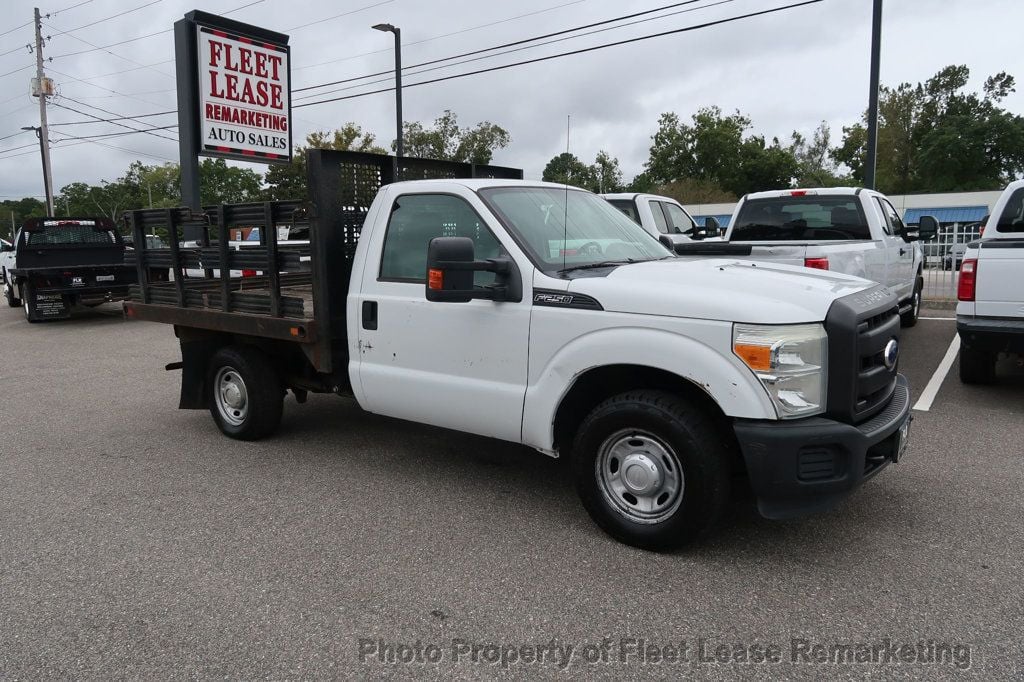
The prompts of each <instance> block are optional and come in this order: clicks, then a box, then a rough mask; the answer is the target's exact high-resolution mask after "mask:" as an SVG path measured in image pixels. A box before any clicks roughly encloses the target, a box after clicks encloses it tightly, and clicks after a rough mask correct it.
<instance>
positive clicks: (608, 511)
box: [572, 390, 730, 551]
mask: <svg viewBox="0 0 1024 682" xmlns="http://www.w3.org/2000/svg"><path fill="white" fill-rule="evenodd" d="M725 440H726V439H724V438H723V434H722V433H721V430H720V429H719V428H718V427H716V426H715V422H714V420H713V419H712V418H711V417H710V416H709V415H708V414H707V413H705V412H704V411H703V410H701V409H698V408H696V407H695V406H693V405H691V404H690V403H689V402H687V401H686V400H684V399H683V398H680V397H679V396H676V395H674V394H672V393H668V392H666V391H653V390H650V391H649V390H640V391H630V392H627V393H622V394H620V395H617V396H614V397H612V398H609V399H608V400H605V401H604V402H603V403H601V404H600V405H598V406H597V407H596V408H594V410H593V411H592V412H591V413H590V414H589V415H588V416H587V418H586V419H584V420H583V423H582V425H581V426H580V429H579V431H578V432H577V434H576V440H575V442H574V443H573V454H572V468H573V478H574V480H575V483H576V491H577V492H578V493H579V496H580V500H581V501H582V502H583V506H584V507H585V508H586V510H587V512H588V513H589V514H590V517H591V518H592V519H593V520H594V522H595V523H597V525H598V526H600V527H601V528H602V529H603V530H604V531H605V532H606V533H608V535H610V536H612V537H613V538H615V539H616V540H619V541H620V542H623V543H625V544H627V545H632V546H634V547H639V548H641V549H647V550H653V551H664V550H671V549H675V548H677V547H681V546H683V545H685V544H687V543H688V542H692V541H693V540H695V539H697V538H699V537H701V536H702V535H704V534H705V533H706V532H708V531H709V530H710V529H711V528H712V527H713V526H714V525H715V523H716V522H717V521H718V520H719V519H720V518H721V516H722V514H723V512H724V510H725V506H726V503H727V502H728V500H729V484H730V477H729V464H728V463H729V459H728V451H727V449H726V445H725V444H724V442H723V441H725ZM624 460H631V461H629V462H626V461H624ZM624 465H626V466H624ZM652 465H653V468H652ZM627 466H628V468H627ZM623 471H633V472H637V476H636V478H635V480H634V481H627V480H626V476H624V475H621V474H620V475H616V473H617V472H623ZM645 488H646V489H645Z"/></svg>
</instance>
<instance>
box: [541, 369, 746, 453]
mask: <svg viewBox="0 0 1024 682" xmlns="http://www.w3.org/2000/svg"><path fill="white" fill-rule="evenodd" d="M632 389H661V390H665V391H669V392H671V393H675V394H676V395H679V396H682V397H684V398H686V399H687V400H690V401H692V402H693V403H694V404H697V405H700V406H702V407H703V408H704V409H706V410H707V411H708V414H710V415H712V416H713V417H715V419H716V420H720V421H721V422H723V424H726V423H727V421H728V420H727V418H726V416H725V414H724V413H723V412H722V409H721V408H720V407H719V406H718V403H716V402H715V401H714V399H713V398H712V397H711V396H710V395H708V394H707V392H706V391H704V389H702V388H701V387H700V386H698V385H697V384H696V383H694V382H692V381H690V380H689V379H685V378H683V377H681V376H679V375H678V374H673V373H672V372H668V371H666V370H663V369H657V368H655V367H646V366H644V365H606V366H604V367H595V368H593V369H589V370H587V371H586V372H584V373H583V374H581V375H579V376H578V377H576V381H575V382H574V383H573V385H572V387H571V388H570V389H569V392H568V393H567V394H566V395H565V397H564V398H562V402H561V403H560V404H559V406H558V410H557V412H556V413H555V424H554V436H555V443H554V449H555V450H557V451H560V452H562V453H567V452H568V451H569V448H570V447H572V441H573V438H574V437H575V435H576V430H577V429H578V428H579V425H580V424H581V423H582V422H583V420H584V419H585V418H586V416H587V415H588V414H590V412H591V411H592V410H593V409H594V408H595V407H597V406H598V405H599V404H600V403H602V402H603V401H604V400H606V399H607V398H610V397H612V396H613V395H618V394H619V393H623V392H625V391H629V390H632ZM731 432H732V429H731V428H729V430H728V431H727V433H731Z"/></svg>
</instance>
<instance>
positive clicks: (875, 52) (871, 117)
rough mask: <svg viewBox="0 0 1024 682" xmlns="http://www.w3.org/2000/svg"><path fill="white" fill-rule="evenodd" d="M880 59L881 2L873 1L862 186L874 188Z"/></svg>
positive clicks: (876, 157)
mask: <svg viewBox="0 0 1024 682" xmlns="http://www.w3.org/2000/svg"><path fill="white" fill-rule="evenodd" d="M881 57H882V0H875V9H874V14H873V17H872V21H871V91H870V92H869V93H868V153H867V157H866V158H865V159H864V186H865V187H867V188H868V189H874V188H875V168H876V167H877V165H878V88H879V83H878V80H879V78H878V77H879V70H880V68H881Z"/></svg>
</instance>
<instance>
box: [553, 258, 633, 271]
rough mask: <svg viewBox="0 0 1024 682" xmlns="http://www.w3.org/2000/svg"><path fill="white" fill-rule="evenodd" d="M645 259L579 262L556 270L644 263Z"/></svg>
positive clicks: (591, 268)
mask: <svg viewBox="0 0 1024 682" xmlns="http://www.w3.org/2000/svg"><path fill="white" fill-rule="evenodd" d="M646 262H647V259H645V258H644V259H641V258H626V259H623V260H603V261H599V262H597V263H581V264H579V265H570V266H569V267H565V268H562V269H561V270H559V271H558V272H560V273H562V272H570V271H572V270H593V269H594V268H612V267H615V266H617V265H632V264H633V263H646Z"/></svg>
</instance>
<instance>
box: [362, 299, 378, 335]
mask: <svg viewBox="0 0 1024 682" xmlns="http://www.w3.org/2000/svg"><path fill="white" fill-rule="evenodd" d="M376 328H377V302H376V301H363V329H376Z"/></svg>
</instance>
